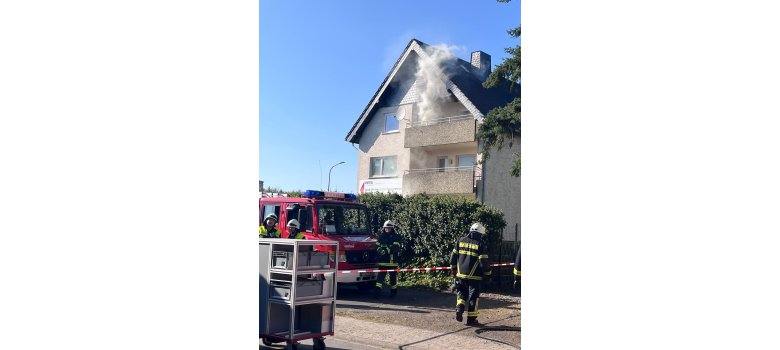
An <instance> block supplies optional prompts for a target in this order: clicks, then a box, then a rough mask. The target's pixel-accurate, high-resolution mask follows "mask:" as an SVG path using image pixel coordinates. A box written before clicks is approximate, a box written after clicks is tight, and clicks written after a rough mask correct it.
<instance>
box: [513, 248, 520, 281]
mask: <svg viewBox="0 0 780 350" xmlns="http://www.w3.org/2000/svg"><path fill="white" fill-rule="evenodd" d="M514 275H515V283H514V285H513V287H514V288H515V289H518V288H520V247H517V256H515V269H514Z"/></svg>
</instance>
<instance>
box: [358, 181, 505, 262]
mask: <svg viewBox="0 0 780 350" xmlns="http://www.w3.org/2000/svg"><path fill="white" fill-rule="evenodd" d="M358 200H360V201H361V202H363V203H365V204H366V205H367V206H368V207H369V209H370V210H371V225H372V229H373V231H374V232H377V233H378V232H379V231H380V230H381V227H382V224H383V223H384V222H385V220H388V219H390V220H393V222H394V223H395V225H396V230H397V231H398V233H399V234H400V235H401V236H402V237H403V239H404V244H405V247H404V251H403V252H402V253H401V266H424V267H431V266H447V264H449V258H450V253H451V252H452V248H453V246H454V245H455V241H457V239H458V238H460V237H462V236H464V235H466V234H467V233H468V229H469V227H470V226H471V224H473V223H474V222H480V223H482V224H483V225H484V226H485V228H486V233H487V235H486V237H485V238H484V239H485V241H486V243H487V245H488V251H490V252H493V251H497V249H498V245H499V244H500V242H501V231H502V230H503V229H504V227H505V226H506V221H505V220H504V214H503V213H501V211H500V210H498V209H495V208H492V207H488V206H485V205H482V204H480V203H478V202H476V201H475V200H473V199H467V198H463V197H455V196H430V195H426V194H416V195H411V196H407V197H402V196H400V195H397V194H378V193H365V194H360V195H359V196H358ZM491 258H495V257H491Z"/></svg>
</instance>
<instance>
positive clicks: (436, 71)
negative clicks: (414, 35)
mask: <svg viewBox="0 0 780 350" xmlns="http://www.w3.org/2000/svg"><path fill="white" fill-rule="evenodd" d="M456 50H458V51H459V50H461V49H460V48H458V47H456V46H448V45H444V44H440V45H435V46H432V47H429V48H427V50H425V51H426V53H427V54H428V55H427V57H423V56H420V58H419V60H418V67H417V72H415V74H414V76H415V78H416V81H417V93H418V96H419V101H418V103H417V108H418V111H417V117H418V120H419V121H421V122H422V121H426V120H429V119H435V118H440V117H444V115H443V107H444V104H445V103H446V102H447V101H448V96H449V92H447V86H446V85H445V84H444V82H445V81H446V80H448V77H447V76H446V75H443V74H445V73H444V71H445V69H446V68H445V67H447V66H448V65H450V64H453V63H454V62H456V59H457V58H456V57H455V55H453V54H452V51H456Z"/></svg>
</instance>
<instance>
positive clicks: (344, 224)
mask: <svg viewBox="0 0 780 350" xmlns="http://www.w3.org/2000/svg"><path fill="white" fill-rule="evenodd" d="M317 217H318V218H319V219H320V230H322V231H324V232H325V233H326V234H345V235H350V234H351V235H365V234H368V233H369V232H370V226H369V224H368V211H367V210H366V208H365V207H362V206H358V205H347V204H318V205H317ZM323 227H324V230H323Z"/></svg>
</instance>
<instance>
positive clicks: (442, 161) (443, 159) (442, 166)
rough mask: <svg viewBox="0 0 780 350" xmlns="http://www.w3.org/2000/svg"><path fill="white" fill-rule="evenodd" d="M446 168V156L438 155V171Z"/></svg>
mask: <svg viewBox="0 0 780 350" xmlns="http://www.w3.org/2000/svg"><path fill="white" fill-rule="evenodd" d="M445 168H447V156H442V157H439V171H440V172H441V171H444V169H445Z"/></svg>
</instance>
